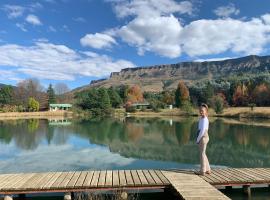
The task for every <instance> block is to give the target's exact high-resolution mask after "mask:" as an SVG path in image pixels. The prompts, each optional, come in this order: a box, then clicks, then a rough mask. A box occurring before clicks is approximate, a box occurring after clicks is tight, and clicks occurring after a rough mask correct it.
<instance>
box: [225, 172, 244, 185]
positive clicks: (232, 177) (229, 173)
mask: <svg viewBox="0 0 270 200" xmlns="http://www.w3.org/2000/svg"><path fill="white" fill-rule="evenodd" d="M222 173H223V174H225V175H226V176H227V177H230V179H232V181H231V182H230V183H239V182H241V181H243V180H242V179H240V178H239V177H237V176H235V175H234V174H233V173H232V172H230V171H228V170H225V169H222ZM244 181H245V180H244ZM245 182H246V181H245Z"/></svg>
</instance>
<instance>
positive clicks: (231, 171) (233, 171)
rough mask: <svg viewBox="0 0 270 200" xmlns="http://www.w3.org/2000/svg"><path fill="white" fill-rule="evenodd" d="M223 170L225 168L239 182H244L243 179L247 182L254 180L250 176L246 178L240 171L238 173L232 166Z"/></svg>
mask: <svg viewBox="0 0 270 200" xmlns="http://www.w3.org/2000/svg"><path fill="white" fill-rule="evenodd" d="M225 170H227V171H228V172H229V173H231V174H232V175H233V176H235V177H236V178H238V179H239V180H240V181H241V182H245V181H246V182H248V183H250V182H254V180H252V179H251V178H247V177H245V176H243V175H242V174H241V173H239V172H238V171H235V170H234V169H233V168H227V169H225Z"/></svg>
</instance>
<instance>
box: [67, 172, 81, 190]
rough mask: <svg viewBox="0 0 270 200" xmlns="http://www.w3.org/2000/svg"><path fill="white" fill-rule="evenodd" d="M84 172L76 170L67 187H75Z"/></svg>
mask: <svg viewBox="0 0 270 200" xmlns="http://www.w3.org/2000/svg"><path fill="white" fill-rule="evenodd" d="M81 173H82V172H75V173H74V174H73V176H72V178H71V180H70V181H69V182H68V184H67V186H66V187H67V188H74V186H75V184H76V183H77V180H78V178H79V177H80V175H81Z"/></svg>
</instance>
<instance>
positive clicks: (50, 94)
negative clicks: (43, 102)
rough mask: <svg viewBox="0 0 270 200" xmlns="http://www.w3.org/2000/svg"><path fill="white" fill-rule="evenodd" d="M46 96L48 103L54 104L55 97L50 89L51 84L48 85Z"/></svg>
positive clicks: (51, 88)
mask: <svg viewBox="0 0 270 200" xmlns="http://www.w3.org/2000/svg"><path fill="white" fill-rule="evenodd" d="M47 95H48V103H49V104H52V103H56V97H55V93H54V89H53V87H52V84H50V85H49V87H48V90H47Z"/></svg>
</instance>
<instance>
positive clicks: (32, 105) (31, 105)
mask: <svg viewBox="0 0 270 200" xmlns="http://www.w3.org/2000/svg"><path fill="white" fill-rule="evenodd" d="M28 111H30V112H36V111H39V103H38V101H36V100H35V99H34V98H32V97H30V98H29V100H28Z"/></svg>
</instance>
